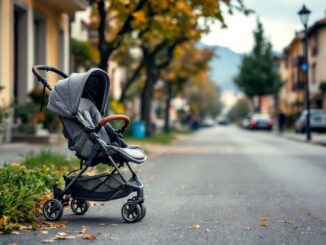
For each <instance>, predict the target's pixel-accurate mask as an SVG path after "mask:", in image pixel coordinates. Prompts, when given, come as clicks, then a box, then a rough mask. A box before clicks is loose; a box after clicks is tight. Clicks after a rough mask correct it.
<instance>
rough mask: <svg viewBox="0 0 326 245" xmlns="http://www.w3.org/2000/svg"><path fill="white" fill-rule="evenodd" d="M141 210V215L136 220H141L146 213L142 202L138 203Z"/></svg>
mask: <svg viewBox="0 0 326 245" xmlns="http://www.w3.org/2000/svg"><path fill="white" fill-rule="evenodd" d="M139 206H140V210H141V216H140V218H139V220H138V221H141V220H142V219H143V218H144V217H145V215H146V207H145V205H144V204H139Z"/></svg>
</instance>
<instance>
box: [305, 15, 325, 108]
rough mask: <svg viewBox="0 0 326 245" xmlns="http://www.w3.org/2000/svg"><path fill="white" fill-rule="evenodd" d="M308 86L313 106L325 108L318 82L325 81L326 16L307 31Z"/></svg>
mask: <svg viewBox="0 0 326 245" xmlns="http://www.w3.org/2000/svg"><path fill="white" fill-rule="evenodd" d="M308 36H309V38H308V60H309V67H310V69H309V88H310V93H311V100H312V103H313V106H314V107H316V108H323V109H324V110H326V95H325V93H324V94H323V93H322V91H321V90H320V84H322V83H326V17H325V18H323V19H321V20H319V21H317V22H315V23H314V25H312V26H311V27H310V28H309V31H308Z"/></svg>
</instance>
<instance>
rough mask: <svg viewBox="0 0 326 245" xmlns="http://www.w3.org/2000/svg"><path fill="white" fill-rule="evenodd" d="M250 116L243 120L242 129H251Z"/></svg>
mask: <svg viewBox="0 0 326 245" xmlns="http://www.w3.org/2000/svg"><path fill="white" fill-rule="evenodd" d="M250 118H251V117H250V116H247V117H244V118H243V119H242V120H241V127H242V128H246V129H247V128H249V127H250Z"/></svg>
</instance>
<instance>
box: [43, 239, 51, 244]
mask: <svg viewBox="0 0 326 245" xmlns="http://www.w3.org/2000/svg"><path fill="white" fill-rule="evenodd" d="M42 242H43V243H53V242H54V239H45V240H42Z"/></svg>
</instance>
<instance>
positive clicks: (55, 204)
mask: <svg viewBox="0 0 326 245" xmlns="http://www.w3.org/2000/svg"><path fill="white" fill-rule="evenodd" d="M39 71H45V72H49V71H50V72H54V73H56V74H58V75H60V76H61V77H63V78H67V77H68V75H67V74H65V73H64V72H62V71H60V70H58V69H56V68H54V67H49V66H45V65H36V66H34V67H33V68H32V72H33V74H34V75H35V76H36V78H37V79H38V81H40V82H41V83H42V84H43V94H42V97H41V110H42V107H43V105H44V103H45V100H44V95H45V89H46V88H47V89H48V90H49V91H51V90H52V87H51V86H50V85H49V83H48V82H47V80H46V79H45V78H44V77H43V76H42V75H41V74H40V73H39ZM73 119H75V120H76V122H77V123H78V124H79V125H80V126H81V127H82V128H83V130H84V131H85V132H87V133H89V138H90V139H91V140H92V142H93V143H94V149H95V150H93V151H92V153H91V156H90V157H89V158H88V159H83V158H81V157H80V156H78V155H77V154H76V156H77V157H78V158H80V159H81V160H80V169H76V170H73V171H71V172H69V173H68V174H67V175H64V178H65V180H66V178H68V177H67V176H70V174H71V173H73V172H77V171H79V172H78V174H77V175H76V176H74V177H73V178H72V179H70V181H69V183H67V181H66V185H65V188H64V189H63V190H61V189H60V188H59V187H58V186H57V184H54V185H53V196H54V199H50V200H48V201H46V203H45V204H44V206H43V214H44V216H45V218H46V219H47V220H50V221H55V220H58V219H60V218H61V216H62V214H63V207H64V206H68V205H69V201H70V204H71V209H72V211H73V212H74V213H75V214H77V215H82V214H84V213H86V212H87V210H88V208H89V203H88V201H90V200H92V201H110V200H114V199H119V198H123V197H127V196H128V195H130V194H131V193H132V192H136V193H137V195H136V196H134V197H132V198H131V199H128V200H127V203H125V204H124V205H123V206H122V209H121V214H122V217H123V219H124V220H125V221H126V222H129V223H133V222H137V221H140V220H141V219H143V218H144V216H145V214H146V208H145V206H144V205H143V203H144V190H143V187H144V186H143V184H142V182H141V181H140V180H139V178H138V176H137V175H136V173H135V172H134V171H133V169H132V168H131V167H130V164H129V162H128V161H125V162H122V163H119V166H118V165H117V163H116V162H115V161H114V160H113V158H112V156H111V154H110V152H109V150H108V149H107V147H106V145H104V143H103V141H102V140H100V136H99V134H98V133H99V131H100V129H101V127H102V126H104V125H105V124H106V123H107V122H109V121H111V120H124V121H125V124H124V125H123V126H122V127H121V128H120V129H118V130H116V132H117V133H118V136H119V137H120V138H122V136H123V133H124V131H125V129H126V128H127V127H128V125H129V122H130V119H129V118H128V117H127V116H123V115H117V116H114V115H111V116H107V117H106V118H103V119H102V120H101V121H100V122H99V123H98V125H97V126H96V127H95V128H90V127H88V126H87V125H85V124H84V123H83V121H82V120H81V119H80V118H79V116H78V114H76V115H73ZM99 150H101V151H102V152H103V153H104V155H105V157H106V158H107V160H108V163H107V164H108V165H111V166H112V167H113V171H111V172H110V173H107V175H106V176H107V177H106V178H105V179H104V180H103V181H101V182H100V183H98V184H97V185H96V186H94V187H93V188H92V189H91V191H93V190H96V189H97V188H99V187H100V186H101V185H103V184H104V183H105V182H106V180H107V179H108V178H109V177H112V178H114V179H115V181H117V182H118V183H119V184H120V186H119V189H118V188H117V189H116V191H115V192H114V193H113V194H112V195H107V196H106V197H101V198H83V197H78V198H76V197H75V195H74V194H73V193H72V192H71V187H72V186H73V185H74V184H75V183H76V182H77V181H78V179H79V178H81V177H82V176H83V174H84V173H85V171H86V170H87V169H88V168H89V167H91V166H95V165H96V164H97V163H94V162H93V161H94V159H95V157H96V155H97V153H98V152H99ZM124 164H126V165H127V167H128V169H129V171H130V172H131V174H132V176H131V178H130V179H129V180H127V179H126V178H125V176H124V175H123V173H122V172H121V171H120V169H119V168H120V167H122V166H123V165H124ZM115 175H117V176H119V177H120V178H117V177H115ZM93 177H96V176H93ZM121 190H122V192H121ZM119 191H120V192H119ZM71 199H72V200H71Z"/></svg>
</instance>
